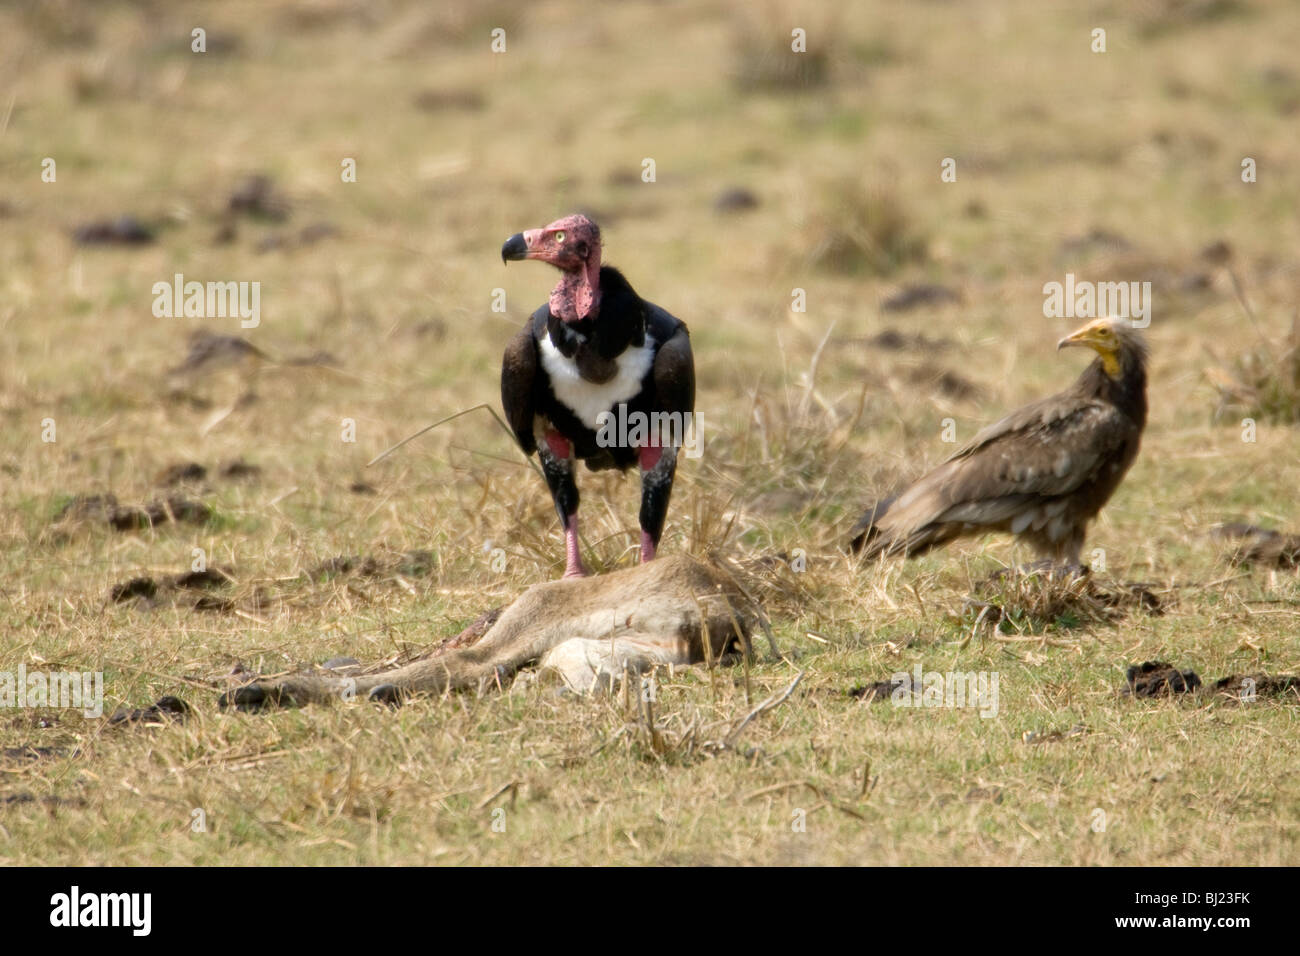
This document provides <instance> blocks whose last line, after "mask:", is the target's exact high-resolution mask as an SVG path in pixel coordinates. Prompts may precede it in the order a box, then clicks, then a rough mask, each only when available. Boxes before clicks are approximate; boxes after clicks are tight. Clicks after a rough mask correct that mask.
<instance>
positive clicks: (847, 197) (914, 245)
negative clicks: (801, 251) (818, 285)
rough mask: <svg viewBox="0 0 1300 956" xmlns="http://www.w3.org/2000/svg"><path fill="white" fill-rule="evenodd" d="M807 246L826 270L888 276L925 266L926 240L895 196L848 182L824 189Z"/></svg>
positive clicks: (811, 220)
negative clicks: (913, 265) (908, 267)
mask: <svg viewBox="0 0 1300 956" xmlns="http://www.w3.org/2000/svg"><path fill="white" fill-rule="evenodd" d="M803 248H805V249H808V250H810V251H809V253H808V256H809V259H810V260H811V262H812V264H813V265H814V266H817V267H818V268H821V269H825V270H827V271H828V272H833V273H838V274H841V275H863V274H866V275H877V276H888V275H892V274H893V273H895V272H897V271H898V270H899V269H900V268H902V267H903V266H905V265H908V264H909V263H913V262H924V261H925V259H926V256H927V251H928V242H927V240H926V239H925V237H924V236H922V235H921V233H920V231H919V230H918V229H917V227H916V224H915V223H914V221H913V220H912V217H911V216H910V215H909V214H908V212H907V210H906V209H905V208H904V207H903V204H902V202H901V201H900V200H899V199H898V197H897V195H896V194H894V193H892V192H889V191H887V190H885V189H882V188H879V187H874V186H866V185H864V184H863V183H861V182H859V181H857V180H853V179H850V180H839V181H836V182H832V183H827V184H826V185H825V186H824V187H823V188H822V190H821V194H820V196H819V197H818V201H817V204H816V208H815V209H814V210H813V212H812V214H811V215H810V216H809V219H808V223H807V225H806V227H805V229H804V243H803Z"/></svg>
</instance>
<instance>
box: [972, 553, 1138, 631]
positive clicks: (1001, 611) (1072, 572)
mask: <svg viewBox="0 0 1300 956" xmlns="http://www.w3.org/2000/svg"><path fill="white" fill-rule="evenodd" d="M1135 609H1140V610H1143V611H1146V612H1147V613H1149V614H1160V613H1161V610H1162V605H1161V602H1160V599H1159V598H1157V597H1156V596H1155V594H1153V593H1152V591H1151V590H1150V589H1149V588H1148V587H1147V586H1145V585H1143V584H1137V583H1125V582H1119V581H1114V580H1110V579H1108V578H1102V577H1099V576H1097V575H1095V574H1093V573H1092V572H1090V571H1088V570H1087V569H1078V568H1060V567H1054V568H1045V569H1037V568H1035V569H1030V570H1021V569H1016V568H1011V569H1006V570H1003V571H999V572H997V573H996V574H992V575H990V576H989V577H987V578H985V579H983V580H982V581H979V582H978V583H977V584H976V585H975V588H974V594H973V597H972V598H971V599H970V600H968V601H967V603H966V606H965V607H964V608H963V610H962V614H961V615H960V620H961V623H962V624H963V625H964V626H966V627H971V628H975V627H978V626H980V625H981V624H987V625H989V626H991V627H995V628H996V629H997V630H998V631H999V632H1001V633H1008V634H1011V633H1014V634H1041V633H1043V632H1045V631H1052V630H1068V629H1072V628H1077V627H1087V626H1093V625H1109V624H1113V623H1114V622H1115V621H1116V620H1117V619H1118V618H1121V617H1123V616H1125V615H1126V614H1128V613H1129V612H1130V611H1131V610H1135Z"/></svg>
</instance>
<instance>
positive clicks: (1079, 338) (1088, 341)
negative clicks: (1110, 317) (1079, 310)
mask: <svg viewBox="0 0 1300 956" xmlns="http://www.w3.org/2000/svg"><path fill="white" fill-rule="evenodd" d="M1071 345H1092V327H1091V326H1088V325H1085V326H1084V327H1083V328H1081V329H1078V330H1076V331H1074V332H1071V333H1070V334H1069V335H1067V336H1066V337H1065V338H1063V339H1061V341H1059V342H1057V343H1056V351H1058V352H1059V351H1061V349H1063V348H1068V347H1069V346H1071Z"/></svg>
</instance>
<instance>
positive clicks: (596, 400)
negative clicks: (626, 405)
mask: <svg viewBox="0 0 1300 956" xmlns="http://www.w3.org/2000/svg"><path fill="white" fill-rule="evenodd" d="M538 345H539V347H540V349H541V354H542V368H544V369H545V370H546V374H547V375H548V376H550V379H551V390H552V391H554V392H555V397H556V398H558V399H559V400H560V401H561V402H562V403H563V404H564V405H566V406H567V407H568V408H569V409H570V410H571V411H572V412H573V414H574V415H575V416H576V417H577V419H578V420H579V421H580V422H582V423H583V424H584V425H586V426H587V427H588V428H590V429H591V430H592V431H596V430H597V429H599V428H600V423H599V422H598V421H597V420H596V418H597V416H599V415H600V413H601V412H609V411H613V410H614V408H615V406H616V405H618V404H619V403H620V402H626V401H627V400H628V399H630V398H632V397H633V396H635V395H636V394H638V393H639V392H640V391H641V382H642V381H643V380H644V379H645V376H646V373H647V372H649V371H650V366H651V365H652V364H653V363H654V358H655V340H654V339H653V338H651V337H650V336H649V335H647V336H646V338H645V345H643V346H641V347H640V348H634V349H627V350H626V351H625V352H623V354H622V355H620V356H619V357H618V358H616V359H615V360H614V364H615V365H617V366H618V371H617V372H615V373H614V377H613V378H611V379H610V380H609V381H608V382H603V383H601V384H599V385H597V384H596V383H595V382H588V381H587V380H586V379H584V378H583V377H582V376H581V375H579V374H578V366H577V363H576V362H574V360H573V359H571V358H568V357H567V356H565V355H564V354H563V353H562V352H561V351H560V350H559V349H557V348H556V347H555V343H554V342H552V341H551V337H550V336H549V335H548V336H546V337H544V338H543V339H542V340H541V342H539V343H538Z"/></svg>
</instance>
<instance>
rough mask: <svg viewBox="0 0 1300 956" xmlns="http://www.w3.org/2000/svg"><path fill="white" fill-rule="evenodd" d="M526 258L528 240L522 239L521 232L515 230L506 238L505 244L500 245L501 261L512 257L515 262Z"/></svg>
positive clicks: (506, 260) (509, 259)
mask: <svg viewBox="0 0 1300 956" xmlns="http://www.w3.org/2000/svg"><path fill="white" fill-rule="evenodd" d="M527 258H528V242H527V241H526V240H525V239H524V234H523V233H522V232H516V233H515V234H514V235H513V236H511V237H510V238H509V239H507V240H506V244H505V245H504V246H502V247H501V261H502V262H509V261H511V260H512V259H513V260H515V261H516V262H517V261H518V260H520V259H527Z"/></svg>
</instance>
